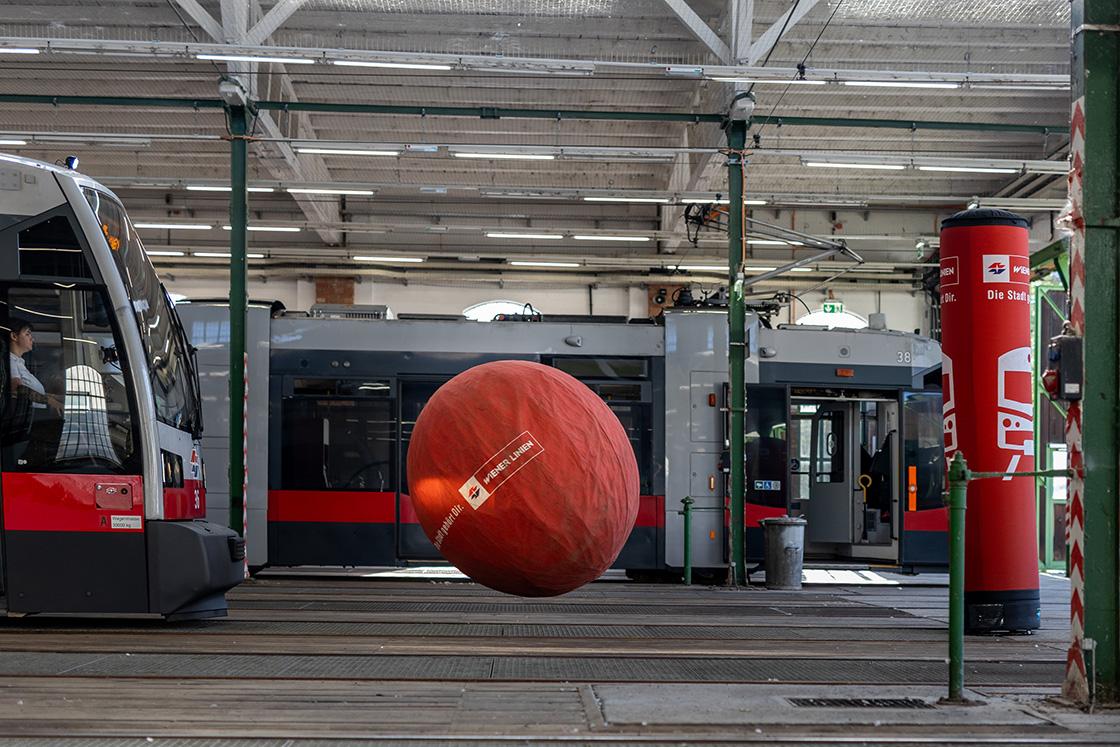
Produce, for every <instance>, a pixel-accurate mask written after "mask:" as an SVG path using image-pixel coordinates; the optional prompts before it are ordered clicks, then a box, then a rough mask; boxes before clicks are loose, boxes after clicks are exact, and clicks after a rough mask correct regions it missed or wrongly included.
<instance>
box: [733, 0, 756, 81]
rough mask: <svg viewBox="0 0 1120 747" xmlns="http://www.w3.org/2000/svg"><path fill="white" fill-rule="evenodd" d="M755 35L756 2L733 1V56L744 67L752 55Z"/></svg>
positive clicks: (749, 0) (737, 63)
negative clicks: (752, 43)
mask: <svg viewBox="0 0 1120 747" xmlns="http://www.w3.org/2000/svg"><path fill="white" fill-rule="evenodd" d="M753 34H754V0H731V56H732V57H733V58H734V60H735V64H736V65H742V64H744V63H745V62H746V60H747V58H748V56H749V55H750V49H751V37H752V36H753Z"/></svg>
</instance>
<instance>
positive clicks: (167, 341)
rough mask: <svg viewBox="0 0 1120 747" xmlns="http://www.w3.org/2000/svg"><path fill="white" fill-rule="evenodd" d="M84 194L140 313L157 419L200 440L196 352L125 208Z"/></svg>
mask: <svg viewBox="0 0 1120 747" xmlns="http://www.w3.org/2000/svg"><path fill="white" fill-rule="evenodd" d="M82 191H83V193H84V194H85V197H86V200H87V201H88V202H89V204H90V207H92V208H93V211H94V213H95V214H96V215H97V222H98V224H99V225H100V226H101V231H102V233H103V234H104V237H105V242H106V244H108V246H109V250H110V254H111V255H112V257H113V261H114V262H115V263H116V266H117V269H118V270H119V271H120V273H121V277H122V278H123V279H124V285H125V288H126V289H127V291H128V294H129V298H130V299H131V301H132V308H133V309H134V311H135V312H136V317H137V321H138V323H139V326H140V337H141V339H143V341H144V350H145V352H146V354H147V356H148V370H149V372H150V374H151V380H152V391H153V394H154V396H155V404H156V417H157V418H158V419H159V420H160V421H161V422H163V423H166V424H168V425H170V426H173V427H175V428H179V429H181V430H185V431H189V432H190V433H192V434H194V435H195V436H198V435H200V434H201V431H202V418H201V409H200V401H199V400H200V398H199V395H198V390H197V388H196V387H197V379H196V377H195V373H194V365H193V361H192V359H191V352H190V351H191V349H190V346H189V344H188V343H187V339H186V335H185V334H184V333H183V330H182V327H181V325H180V324H179V322H178V317H177V316H176V312H175V309H174V307H173V306H172V304H171V301H170V299H169V298H168V296H167V292H166V291H165V290H164V288H163V286H162V285H161V284H160V282H159V278H157V277H156V272H155V268H153V267H152V263H151V261H150V260H149V259H148V256H147V254H145V252H144V245H143V244H142V243H141V241H140V237H139V236H138V235H137V233H136V229H135V228H134V227H133V225H132V222H131V221H130V220H129V219H128V215H127V214H126V213H125V210H124V208H123V207H122V206H121V204H120V203H119V202H117V201H116V200H115V199H113V198H112V197H110V196H109V195H108V194H106V193H104V192H100V191H98V190H95V189H90V188H85V189H83V190H82Z"/></svg>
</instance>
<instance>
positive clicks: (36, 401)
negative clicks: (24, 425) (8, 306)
mask: <svg viewBox="0 0 1120 747" xmlns="http://www.w3.org/2000/svg"><path fill="white" fill-rule="evenodd" d="M7 326H8V360H9V369H8V370H9V373H10V375H11V379H12V396H13V397H19V396H25V397H27V399H28V400H30V401H31V403H32V404H31V406H32V408H37V409H46V408H48V407H49V408H50V409H51V410H53V411H54V412H55V413H56V414H57V415H60V416H61V415H62V400H60V399H59V398H58V397H56V396H55V395H53V394H48V393H47V391H46V389H45V388H44V387H43V384H42V382H40V381H39V379H38V378H36V377H35V374H33V373H31V371H30V370H28V368H27V363H25V362H24V360H23V356H25V355H27V354H28V353H30V352H31V350H32V349H33V348H34V347H35V336H34V335H33V334H32V331H31V323H30V322H27V321H23V320H13V321H11V322H10V323H9V324H8V325H7Z"/></svg>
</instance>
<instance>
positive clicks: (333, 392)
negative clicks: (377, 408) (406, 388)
mask: <svg viewBox="0 0 1120 747" xmlns="http://www.w3.org/2000/svg"><path fill="white" fill-rule="evenodd" d="M292 393H293V394H297V395H301V394H303V395H315V396H332V397H389V396H390V395H391V394H392V386H391V385H390V383H389V382H388V381H387V380H383V379H303V378H297V379H295V380H294V381H293V382H292Z"/></svg>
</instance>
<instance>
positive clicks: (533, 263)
mask: <svg viewBox="0 0 1120 747" xmlns="http://www.w3.org/2000/svg"><path fill="white" fill-rule="evenodd" d="M510 264H511V265H513V266H514V267H579V262H544V261H537V260H528V259H516V260H511V261H510Z"/></svg>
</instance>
